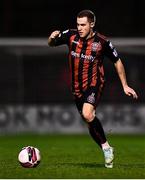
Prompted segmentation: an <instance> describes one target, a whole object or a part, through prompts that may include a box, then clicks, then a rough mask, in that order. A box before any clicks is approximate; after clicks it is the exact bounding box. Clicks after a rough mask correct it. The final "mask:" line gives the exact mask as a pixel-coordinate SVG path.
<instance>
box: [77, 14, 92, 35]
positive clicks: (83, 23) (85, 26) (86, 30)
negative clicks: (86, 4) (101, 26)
mask: <svg viewBox="0 0 145 180" xmlns="http://www.w3.org/2000/svg"><path fill="white" fill-rule="evenodd" d="M77 29H78V33H79V35H80V37H81V38H84V37H87V36H89V35H90V32H91V31H92V25H91V23H90V22H89V21H88V18H87V17H82V18H77Z"/></svg>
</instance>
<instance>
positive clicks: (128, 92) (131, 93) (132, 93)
mask: <svg viewBox="0 0 145 180" xmlns="http://www.w3.org/2000/svg"><path fill="white" fill-rule="evenodd" d="M123 89H124V92H125V94H126V95H128V96H132V97H133V98H134V99H137V98H138V95H137V94H136V92H135V91H134V90H133V89H132V88H130V87H129V86H127V85H126V86H124V87H123Z"/></svg>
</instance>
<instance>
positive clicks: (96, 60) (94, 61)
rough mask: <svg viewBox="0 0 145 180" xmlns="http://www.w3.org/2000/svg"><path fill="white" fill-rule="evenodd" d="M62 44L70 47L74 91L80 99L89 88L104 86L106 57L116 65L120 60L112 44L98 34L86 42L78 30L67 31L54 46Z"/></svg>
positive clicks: (57, 39)
mask: <svg viewBox="0 0 145 180" xmlns="http://www.w3.org/2000/svg"><path fill="white" fill-rule="evenodd" d="M62 44H67V45H68V47H69V62H70V68H71V72H72V91H73V93H74V94H75V95H76V96H78V97H81V95H82V93H83V92H85V91H86V90H87V89H88V88H89V87H95V86H100V85H102V84H104V68H103V59H104V56H107V57H108V58H109V59H110V60H111V61H112V62H114V63H115V62H116V61H117V60H118V59H119V57H118V54H117V51H116V49H115V48H114V47H113V45H112V43H111V42H110V41H109V40H107V38H106V37H105V36H103V35H101V34H99V33H98V32H95V35H94V36H93V37H91V38H89V39H87V40H86V39H82V38H80V36H79V34H78V32H77V30H66V31H63V32H61V33H60V35H59V36H58V37H57V38H56V39H54V42H53V45H54V46H57V45H62Z"/></svg>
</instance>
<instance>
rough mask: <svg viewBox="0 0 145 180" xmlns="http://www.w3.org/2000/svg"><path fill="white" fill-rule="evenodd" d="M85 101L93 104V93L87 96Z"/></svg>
mask: <svg viewBox="0 0 145 180" xmlns="http://www.w3.org/2000/svg"><path fill="white" fill-rule="evenodd" d="M87 101H88V102H89V103H92V104H93V103H95V93H92V94H91V95H89V96H88V97H87Z"/></svg>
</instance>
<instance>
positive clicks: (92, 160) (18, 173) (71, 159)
mask: <svg viewBox="0 0 145 180" xmlns="http://www.w3.org/2000/svg"><path fill="white" fill-rule="evenodd" d="M108 138H109V141H110V142H111V144H112V145H113V146H114V148H115V161H114V168H113V169H106V168H104V158H103V154H102V152H101V150H100V149H99V148H98V146H96V144H95V143H94V141H93V140H91V138H90V137H89V135H27V136H26V135H15V136H0V178H1V179H6V178H17V179H23V178H28V179H29V178H41V179H42V178H47V179H59V178H63V179H65V178H67V179H74V178H75V179H78V178H79V179H98V178H99V179H105V178H107V179H110V178H112V179H119V178H122V179H124V178H128V179H129V178H131V179H133V178H136V179H142V178H143V179H144V178H145V135H140V136H137V135H136V136H135V135H134V136H131V135H123V136H121V135H111V136H109V137H108ZM27 145H32V146H36V147H38V148H39V149H40V151H41V155H42V160H41V163H40V164H39V166H38V167H36V168H30V169H27V168H23V167H21V166H20V165H19V163H18V161H17V156H18V152H19V150H20V149H21V147H23V146H27Z"/></svg>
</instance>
